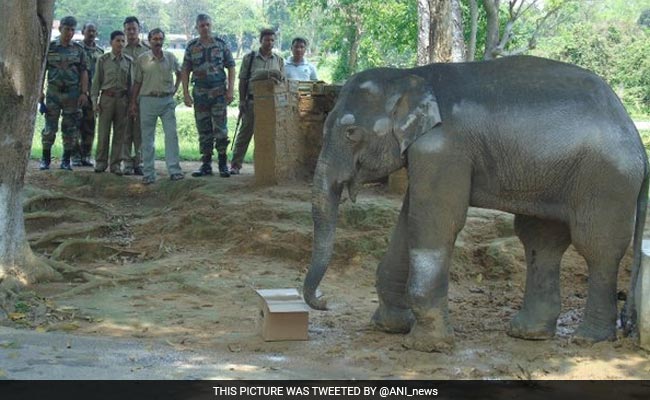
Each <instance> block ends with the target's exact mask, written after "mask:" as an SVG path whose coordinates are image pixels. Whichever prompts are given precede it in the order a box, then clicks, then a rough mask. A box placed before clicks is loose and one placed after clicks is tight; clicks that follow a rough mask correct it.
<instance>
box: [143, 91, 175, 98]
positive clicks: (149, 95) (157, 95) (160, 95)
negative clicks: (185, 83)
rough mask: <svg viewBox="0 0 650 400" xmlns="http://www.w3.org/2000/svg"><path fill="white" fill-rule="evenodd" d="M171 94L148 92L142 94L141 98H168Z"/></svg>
mask: <svg viewBox="0 0 650 400" xmlns="http://www.w3.org/2000/svg"><path fill="white" fill-rule="evenodd" d="M172 95H173V93H167V92H150V93H147V94H143V95H142V96H144V97H168V96H172Z"/></svg>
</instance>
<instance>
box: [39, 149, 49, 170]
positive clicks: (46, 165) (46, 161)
mask: <svg viewBox="0 0 650 400" xmlns="http://www.w3.org/2000/svg"><path fill="white" fill-rule="evenodd" d="M50 162H52V150H50V149H47V150H46V149H43V158H41V162H40V164H39V166H38V169H40V170H41V171H44V170H46V169H50Z"/></svg>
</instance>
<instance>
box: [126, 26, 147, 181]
mask: <svg viewBox="0 0 650 400" xmlns="http://www.w3.org/2000/svg"><path fill="white" fill-rule="evenodd" d="M124 33H126V47H125V48H124V50H122V53H123V54H126V55H127V56H129V57H131V59H133V61H134V62H135V60H137V59H138V57H139V56H140V55H141V54H144V53H146V52H147V51H149V50H150V47H149V46H147V45H146V44H144V43H143V42H142V41H141V40H140V21H138V18H137V17H134V16H131V17H126V18H125V19H124ZM140 147H142V133H141V131H140V116H139V115H136V116H135V117H129V118H128V119H127V121H126V131H125V134H124V145H123V149H122V151H123V153H122V160H123V161H124V171H123V172H124V175H132V174H135V175H142V151H141V149H140Z"/></svg>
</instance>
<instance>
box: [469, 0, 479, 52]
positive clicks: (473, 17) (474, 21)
mask: <svg viewBox="0 0 650 400" xmlns="http://www.w3.org/2000/svg"><path fill="white" fill-rule="evenodd" d="M469 15H470V24H471V25H470V34H469V46H468V48H467V61H474V57H475V56H476V35H477V33H478V5H477V4H476V0H469Z"/></svg>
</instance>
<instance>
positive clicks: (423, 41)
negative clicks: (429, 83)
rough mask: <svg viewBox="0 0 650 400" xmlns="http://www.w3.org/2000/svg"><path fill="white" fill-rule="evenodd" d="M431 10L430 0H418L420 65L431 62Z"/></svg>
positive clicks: (418, 61) (418, 57)
mask: <svg viewBox="0 0 650 400" xmlns="http://www.w3.org/2000/svg"><path fill="white" fill-rule="evenodd" d="M430 32H431V10H430V9H429V0H418V54H417V63H418V65H426V64H429V62H430V61H429V47H430V46H431V37H430V36H429V33H430Z"/></svg>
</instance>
